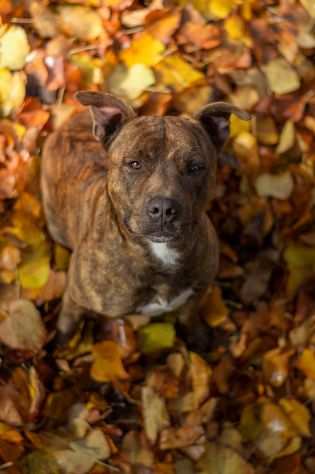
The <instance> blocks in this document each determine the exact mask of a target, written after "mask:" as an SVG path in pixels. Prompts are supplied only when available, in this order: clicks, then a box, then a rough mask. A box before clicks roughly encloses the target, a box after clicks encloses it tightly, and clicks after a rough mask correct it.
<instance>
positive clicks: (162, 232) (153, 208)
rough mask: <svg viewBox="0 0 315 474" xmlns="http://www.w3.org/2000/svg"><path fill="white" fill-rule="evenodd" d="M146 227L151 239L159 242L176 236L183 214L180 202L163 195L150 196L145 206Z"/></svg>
mask: <svg viewBox="0 0 315 474" xmlns="http://www.w3.org/2000/svg"><path fill="white" fill-rule="evenodd" d="M145 214H146V223H147V225H146V227H147V229H146V230H147V232H146V233H148V234H150V238H151V239H152V240H155V241H158V242H161V241H167V240H172V239H174V238H177V237H178V234H179V229H180V223H181V219H182V216H183V209H182V206H181V204H180V203H179V202H178V201H176V200H175V199H171V198H166V197H163V196H155V197H153V198H151V199H150V200H149V201H148V203H147V204H146V207H145Z"/></svg>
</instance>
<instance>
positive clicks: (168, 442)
mask: <svg viewBox="0 0 315 474" xmlns="http://www.w3.org/2000/svg"><path fill="white" fill-rule="evenodd" d="M203 434H204V430H203V428H202V427H201V426H198V425H196V426H194V425H193V426H182V427H180V428H173V427H172V428H166V429H164V430H163V431H162V432H161V435H160V443H159V447H160V449H162V450H165V449H180V448H186V447H189V446H191V445H193V444H194V443H196V442H197V440H198V439H199V438H200V437H201V436H202V435H203Z"/></svg>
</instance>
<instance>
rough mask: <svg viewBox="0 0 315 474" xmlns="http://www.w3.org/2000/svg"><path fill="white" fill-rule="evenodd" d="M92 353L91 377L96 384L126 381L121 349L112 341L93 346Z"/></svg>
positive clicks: (126, 375) (126, 376)
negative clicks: (118, 380)
mask: <svg viewBox="0 0 315 474" xmlns="http://www.w3.org/2000/svg"><path fill="white" fill-rule="evenodd" d="M92 353H93V356H94V362H93V365H92V367H91V377H92V378H93V379H94V380H97V381H98V382H111V381H114V380H117V379H120V380H126V379H127V378H128V374H127V372H126V371H125V369H124V366H123V364H122V360H121V359H122V353H123V351H122V349H121V347H120V346H119V345H118V344H117V343H116V342H113V341H103V342H99V343H98V344H95V345H94V347H93V349H92Z"/></svg>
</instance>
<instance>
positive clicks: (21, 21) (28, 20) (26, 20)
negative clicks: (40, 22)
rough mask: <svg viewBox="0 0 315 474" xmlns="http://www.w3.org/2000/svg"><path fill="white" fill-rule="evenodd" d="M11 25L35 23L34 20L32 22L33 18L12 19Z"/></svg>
mask: <svg viewBox="0 0 315 474" xmlns="http://www.w3.org/2000/svg"><path fill="white" fill-rule="evenodd" d="M10 23H15V24H17V25H18V24H20V25H30V24H31V23H33V20H32V18H17V17H13V18H11V20H10Z"/></svg>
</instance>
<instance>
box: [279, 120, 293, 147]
mask: <svg viewBox="0 0 315 474" xmlns="http://www.w3.org/2000/svg"><path fill="white" fill-rule="evenodd" d="M294 143H295V128H294V123H293V122H292V121H291V120H287V121H286V123H285V124H284V126H283V129H282V132H281V135H280V140H279V144H278V146H277V153H278V154H281V153H285V152H286V151H288V150H290V148H292V147H293V145H294Z"/></svg>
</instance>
